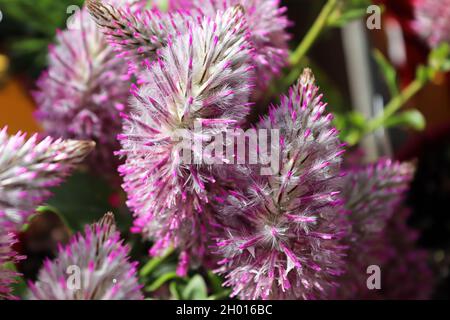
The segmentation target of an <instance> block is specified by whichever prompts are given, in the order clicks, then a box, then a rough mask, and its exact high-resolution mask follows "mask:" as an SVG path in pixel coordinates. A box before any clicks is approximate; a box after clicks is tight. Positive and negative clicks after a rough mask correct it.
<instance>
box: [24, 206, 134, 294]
mask: <svg viewBox="0 0 450 320" xmlns="http://www.w3.org/2000/svg"><path fill="white" fill-rule="evenodd" d="M128 253H129V248H128V246H126V245H123V243H122V240H120V234H119V232H118V231H116V226H115V222H114V216H113V214H112V213H107V214H106V215H105V216H104V217H103V218H102V219H101V220H100V221H99V222H97V223H94V224H93V225H91V226H86V228H85V234H84V236H83V235H81V234H78V235H76V236H74V237H73V238H72V240H71V242H70V244H68V245H67V246H65V247H61V248H60V249H59V253H58V257H57V258H56V259H55V260H54V261H50V260H46V261H45V262H44V267H43V268H42V269H41V271H40V272H39V276H38V281H37V282H36V283H30V285H29V286H30V299H32V300H140V299H142V294H141V292H140V289H141V287H140V285H139V284H138V282H137V277H136V263H134V262H129V260H128Z"/></svg>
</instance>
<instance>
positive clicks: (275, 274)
mask: <svg viewBox="0 0 450 320" xmlns="http://www.w3.org/2000/svg"><path fill="white" fill-rule="evenodd" d="M325 107H326V104H325V103H323V102H322V95H320V94H319V93H318V88H317V87H316V86H315V83H314V77H313V75H312V74H311V71H310V70H305V71H304V73H303V75H302V76H301V77H300V80H299V82H298V84H297V85H296V86H294V87H293V88H292V89H291V90H290V92H289V96H288V97H283V98H282V101H281V105H280V106H279V107H278V108H273V109H272V110H271V111H270V114H269V116H268V118H266V119H264V120H262V122H261V123H260V124H259V128H263V129H279V130H280V138H279V143H280V150H281V153H280V159H279V160H280V170H279V172H273V175H269V176H259V177H257V176H256V177H254V178H253V179H254V182H253V183H251V184H250V186H249V187H248V191H247V192H245V193H242V194H239V193H236V192H234V193H233V194H231V195H230V196H229V197H228V199H226V201H227V203H228V206H227V205H225V208H224V210H225V211H226V212H225V213H223V214H224V215H226V214H228V215H229V216H230V217H233V218H234V219H236V218H238V219H241V220H242V221H244V222H242V223H240V224H238V225H236V226H234V227H231V228H229V229H228V230H227V231H226V232H225V237H224V238H223V239H221V240H219V241H218V244H217V248H218V250H217V251H218V253H219V254H221V255H222V256H223V257H224V259H223V260H222V261H221V262H220V263H221V264H222V267H221V268H220V270H219V272H221V273H224V274H226V282H225V285H227V286H232V287H233V293H232V295H233V296H234V295H239V297H240V298H242V299H258V298H263V299H299V298H303V299H313V298H323V297H326V296H327V293H328V291H329V290H330V289H331V288H332V287H334V286H335V285H336V278H337V276H339V275H340V274H341V273H342V272H343V270H344V265H343V256H344V251H345V247H344V246H342V245H341V244H340V242H339V241H340V239H341V238H342V236H343V231H344V230H345V228H344V224H342V223H343V219H342V217H341V216H340V214H341V213H342V203H341V201H340V200H339V197H338V194H339V181H340V173H339V171H340V164H341V161H342V157H341V155H342V153H343V150H342V144H341V142H340V141H339V139H338V132H337V130H336V129H335V128H333V126H332V124H331V121H332V116H331V115H330V114H327V113H326V112H325ZM272 143H274V142H273V141H272Z"/></svg>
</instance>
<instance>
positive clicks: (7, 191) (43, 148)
mask: <svg viewBox="0 0 450 320" xmlns="http://www.w3.org/2000/svg"><path fill="white" fill-rule="evenodd" d="M94 146H95V143H93V142H90V141H75V140H62V139H58V140H54V139H52V138H50V137H47V138H45V139H43V140H39V139H38V137H37V135H34V136H32V137H31V138H29V139H28V140H27V139H26V135H25V134H23V133H20V132H19V133H17V134H16V135H14V136H11V137H9V136H8V134H7V132H6V127H5V128H3V130H1V131H0V223H6V224H7V225H8V227H15V228H20V227H21V226H22V224H23V223H25V222H26V221H27V219H28V217H29V216H30V215H31V214H33V213H34V210H35V208H36V206H38V205H39V204H41V203H42V202H43V201H45V200H46V199H47V198H48V197H49V196H50V195H51V193H50V191H49V190H48V189H49V188H51V187H54V186H56V185H58V184H60V183H61V182H62V181H63V179H64V178H65V177H66V176H68V175H69V173H70V172H71V171H72V170H73V169H74V168H75V167H76V166H77V165H78V164H79V163H80V162H81V161H83V159H84V158H85V157H86V156H87V155H88V154H89V152H91V151H92V150H93V148H94Z"/></svg>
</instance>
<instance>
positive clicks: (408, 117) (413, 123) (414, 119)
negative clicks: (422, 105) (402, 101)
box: [385, 109, 426, 131]
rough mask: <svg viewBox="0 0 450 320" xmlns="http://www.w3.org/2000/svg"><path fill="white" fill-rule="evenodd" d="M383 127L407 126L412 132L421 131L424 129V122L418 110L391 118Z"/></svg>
mask: <svg viewBox="0 0 450 320" xmlns="http://www.w3.org/2000/svg"><path fill="white" fill-rule="evenodd" d="M385 126H386V127H393V126H407V127H410V128H412V129H414V130H417V131H422V130H424V129H425V127H426V121H425V118H424V116H423V115H422V113H421V112H420V111H419V110H416V109H413V110H407V111H404V112H401V113H399V114H396V115H394V116H392V117H391V118H389V119H388V120H387V121H386V123H385Z"/></svg>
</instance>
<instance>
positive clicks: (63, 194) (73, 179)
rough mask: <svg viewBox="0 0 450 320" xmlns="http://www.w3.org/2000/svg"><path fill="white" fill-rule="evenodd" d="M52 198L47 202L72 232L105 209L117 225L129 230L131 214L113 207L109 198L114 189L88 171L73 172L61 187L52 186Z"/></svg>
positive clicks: (96, 217) (81, 227) (97, 216)
mask: <svg viewBox="0 0 450 320" xmlns="http://www.w3.org/2000/svg"><path fill="white" fill-rule="evenodd" d="M52 191H53V197H52V198H51V199H49V201H47V203H48V204H49V205H50V206H52V207H54V208H55V209H56V210H57V212H59V213H60V214H61V215H62V216H63V217H64V218H65V220H66V221H67V224H68V225H69V227H70V228H71V229H72V230H74V231H80V230H82V229H83V228H84V225H86V224H90V223H92V222H93V221H96V220H98V219H100V218H101V217H102V216H103V215H104V214H105V213H106V212H109V211H111V212H113V213H114V216H115V218H116V221H117V225H118V226H119V227H120V229H121V230H122V231H128V229H129V227H130V226H131V223H132V221H131V220H132V215H131V214H130V213H129V212H126V211H124V210H125V209H124V208H113V207H112V206H111V205H110V203H109V202H108V199H109V198H110V196H111V195H112V194H114V192H115V190H114V189H112V187H111V186H110V184H108V183H107V182H106V181H104V180H102V179H100V178H99V177H97V176H93V175H91V174H89V173H82V172H76V173H74V174H73V175H72V176H70V177H69V178H68V179H67V180H66V181H65V183H63V184H62V185H61V186H59V187H56V188H54V189H53V190H52Z"/></svg>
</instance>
